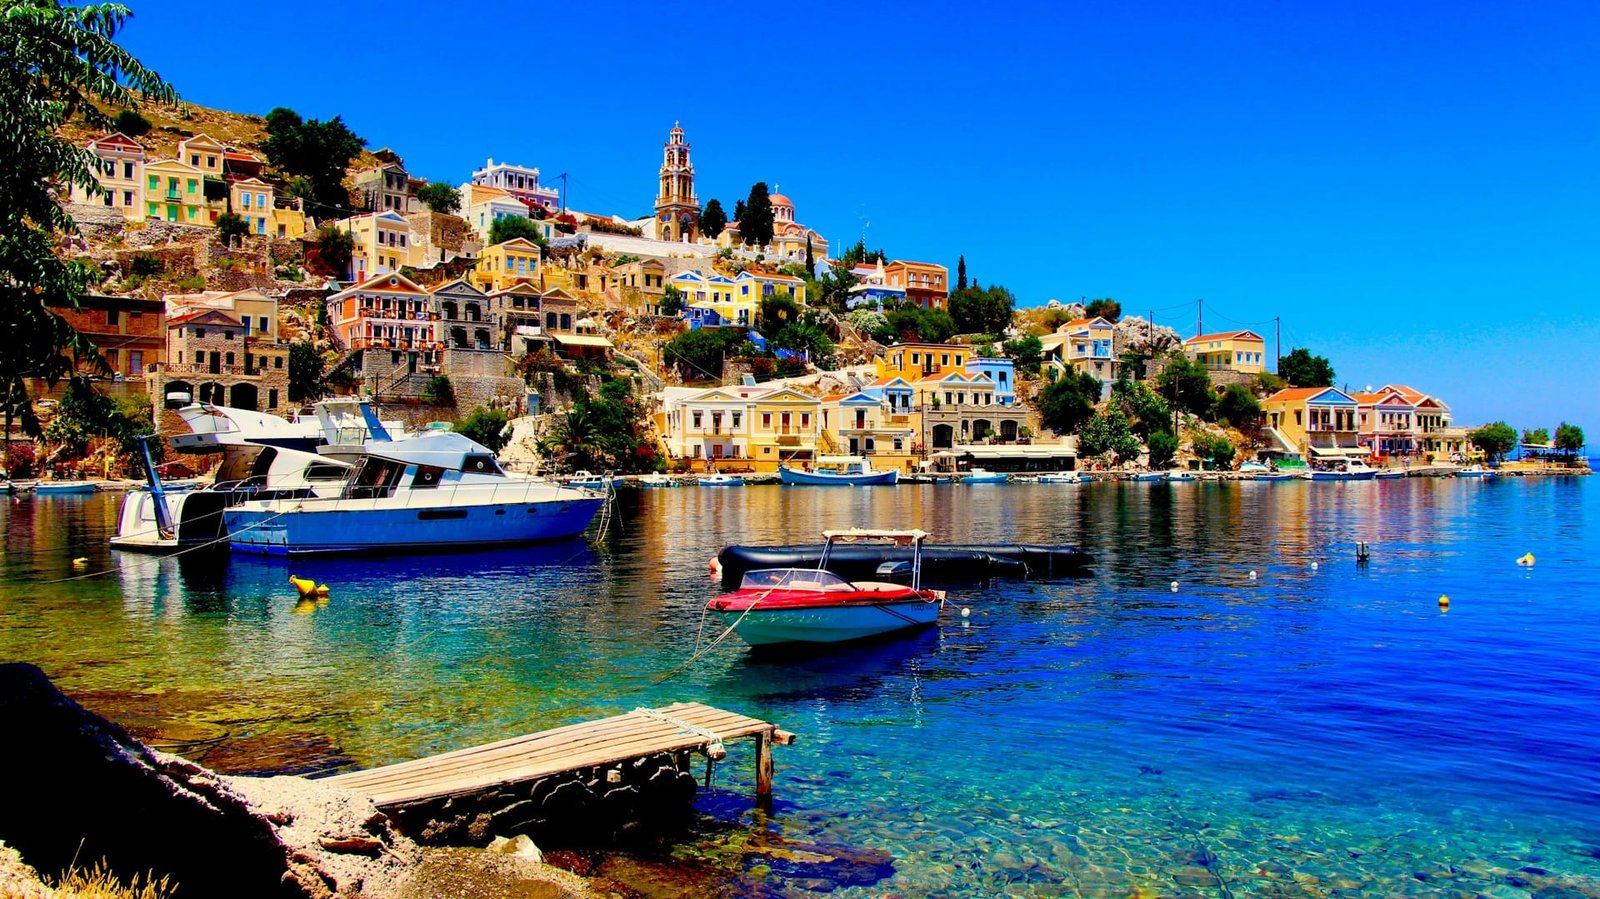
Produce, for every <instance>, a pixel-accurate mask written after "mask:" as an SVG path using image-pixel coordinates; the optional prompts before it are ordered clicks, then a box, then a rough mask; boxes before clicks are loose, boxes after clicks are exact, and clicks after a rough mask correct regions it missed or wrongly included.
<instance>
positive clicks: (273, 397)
mask: <svg viewBox="0 0 1600 899" xmlns="http://www.w3.org/2000/svg"><path fill="white" fill-rule="evenodd" d="M267 408H268V409H276V408H278V388H276V387H274V388H272V389H271V390H268V391H267Z"/></svg>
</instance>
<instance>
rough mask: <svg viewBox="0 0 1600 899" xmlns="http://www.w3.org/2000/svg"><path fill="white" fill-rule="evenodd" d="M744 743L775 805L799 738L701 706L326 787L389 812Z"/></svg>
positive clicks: (681, 706)
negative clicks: (752, 746) (778, 777)
mask: <svg viewBox="0 0 1600 899" xmlns="http://www.w3.org/2000/svg"><path fill="white" fill-rule="evenodd" d="M744 738H754V739H755V741H756V798H757V799H758V800H759V801H761V802H763V803H765V802H769V801H770V800H771V798H772V767H773V766H772V747H773V745H774V744H782V745H788V744H790V743H792V742H794V735H793V734H790V733H788V732H786V731H782V730H779V729H778V726H777V725H775V724H772V723H770V722H767V721H761V720H759V719H756V718H750V717H747V716H745V715H740V714H737V713H735V712H726V711H723V710H721V709H714V708H712V707H710V706H707V705H702V704H700V703H698V702H679V703H673V704H672V705H669V706H666V707H665V708H659V709H642V708H641V709H635V710H633V711H631V712H629V713H627V714H626V715H617V716H615V717H612V718H604V719H601V720H599V721H586V722H584V723H582V724H571V725H567V726H566V727H558V728H555V729H554V730H546V731H540V732H538V733H533V734H528V735H526V736H521V737H513V738H511V739H508V740H501V741H499V742H495V743H486V744H484V745H482V746H473V747H470V748H468V749H458V750H456V751H454V752H447V753H444V754H442V755H435V756H429V757H427V758H422V759H417V760H415V761H410V762H401V763H399V764H395V765H386V766H384V767H382V768H371V769H368V770H366V771H354V772H351V773H349V774H339V775H336V776H333V777H329V778H326V779H325V780H324V781H323V782H324V783H328V784H331V785H333V786H337V787H342V788H344V789H347V790H352V791H355V792H357V793H362V794H364V795H366V796H367V797H368V798H370V799H371V800H372V803H373V804H374V805H376V806H377V807H378V808H380V809H383V810H385V811H388V810H391V809H393V808H395V807H398V806H405V805H410V804H414V803H419V802H427V801H429V800H438V799H445V798H450V797H456V796H467V795H472V794H478V793H484V792H488V791H494V790H501V789H505V788H508V787H515V786H517V785H521V784H526V783H529V782H532V781H536V780H539V779H541V778H547V777H552V776H558V775H563V774H570V773H575V772H579V771H584V770H590V769H596V768H603V767H606V766H611V765H619V764H621V763H624V762H628V761H631V760H633V759H639V758H644V757H646V756H651V755H656V754H659V753H670V752H681V751H685V750H688V751H696V752H701V753H703V754H704V755H705V756H706V758H707V759H708V761H712V762H714V761H717V760H719V759H721V758H723V757H724V756H725V755H726V752H725V751H724V750H723V747H722V744H723V743H725V742H727V741H730V740H738V739H744Z"/></svg>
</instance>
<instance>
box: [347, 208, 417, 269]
mask: <svg viewBox="0 0 1600 899" xmlns="http://www.w3.org/2000/svg"><path fill="white" fill-rule="evenodd" d="M333 225H334V227H335V228H338V229H339V230H341V231H346V232H349V234H350V237H351V239H352V240H353V241H354V242H355V248H354V251H353V252H352V253H351V254H350V274H351V276H352V277H353V278H355V280H356V281H365V280H367V279H368V278H371V277H375V276H377V275H388V274H393V273H396V272H398V271H400V266H402V265H410V264H411V247H410V243H411V225H410V224H409V223H407V222H406V219H405V216H403V215H401V214H400V213H398V212H369V213H366V214H365V215H357V216H351V217H350V218H347V219H340V220H339V221H337V222H334V223H333Z"/></svg>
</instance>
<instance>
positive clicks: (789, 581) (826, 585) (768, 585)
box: [739, 568, 855, 591]
mask: <svg viewBox="0 0 1600 899" xmlns="http://www.w3.org/2000/svg"><path fill="white" fill-rule="evenodd" d="M739 589H740V590H824V591H849V590H854V589H855V587H854V586H853V585H851V583H850V582H849V581H847V580H845V579H844V578H842V577H840V576H838V575H837V574H834V573H833V572H831V571H823V570H821V569H817V568H762V569H759V570H757V571H747V572H745V575H744V580H742V581H740V583H739Z"/></svg>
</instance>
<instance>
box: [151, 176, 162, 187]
mask: <svg viewBox="0 0 1600 899" xmlns="http://www.w3.org/2000/svg"><path fill="white" fill-rule="evenodd" d="M160 188H161V179H160V178H158V177H156V176H155V175H151V176H150V190H159V189H160Z"/></svg>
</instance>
